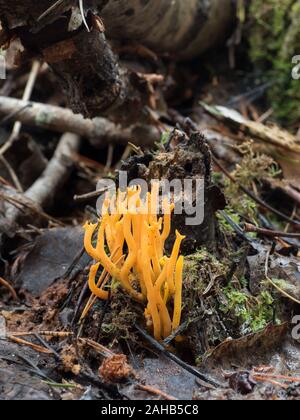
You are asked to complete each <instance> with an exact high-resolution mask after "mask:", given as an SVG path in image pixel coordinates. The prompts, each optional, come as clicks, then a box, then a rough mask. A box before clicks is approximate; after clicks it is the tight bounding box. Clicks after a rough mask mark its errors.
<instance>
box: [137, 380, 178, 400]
mask: <svg viewBox="0 0 300 420" xmlns="http://www.w3.org/2000/svg"><path fill="white" fill-rule="evenodd" d="M134 387H135V388H137V389H140V390H142V391H146V392H149V393H150V394H153V395H158V396H159V397H162V398H163V399H164V400H167V401H177V398H175V397H172V396H171V395H168V394H166V393H165V392H163V391H161V390H160V389H157V388H153V387H152V386H148V385H141V384H135V386H134Z"/></svg>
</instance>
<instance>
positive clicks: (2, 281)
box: [0, 277, 19, 301]
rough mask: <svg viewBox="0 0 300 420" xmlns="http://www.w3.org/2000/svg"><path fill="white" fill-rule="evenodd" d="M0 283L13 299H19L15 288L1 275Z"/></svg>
mask: <svg viewBox="0 0 300 420" xmlns="http://www.w3.org/2000/svg"><path fill="white" fill-rule="evenodd" d="M0 285H2V286H4V287H6V289H8V290H9V292H10V293H11V295H12V297H13V299H14V300H16V301H19V298H18V295H17V293H16V291H15V289H14V288H13V287H12V285H11V284H9V283H8V281H6V280H4V279H3V278H2V277H0Z"/></svg>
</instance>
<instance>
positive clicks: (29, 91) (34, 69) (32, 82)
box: [0, 61, 41, 156]
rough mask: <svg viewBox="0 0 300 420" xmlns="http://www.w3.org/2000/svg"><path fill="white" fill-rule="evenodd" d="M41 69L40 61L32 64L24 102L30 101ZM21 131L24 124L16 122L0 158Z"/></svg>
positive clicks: (1, 149) (1, 150)
mask: <svg viewBox="0 0 300 420" xmlns="http://www.w3.org/2000/svg"><path fill="white" fill-rule="evenodd" d="M40 68H41V64H40V63H39V62H38V61H34V62H33V64H32V68H31V72H30V75H29V78H28V81H27V84H26V87H25V90H24V94H23V97H22V100H23V101H29V99H30V98H31V95H32V92H33V88H34V85H35V82H36V79H37V77H38V74H39V71H40ZM21 129H22V123H21V122H19V121H16V122H15V125H14V127H13V130H12V133H11V135H10V137H9V138H8V139H7V141H6V142H5V143H4V145H3V146H2V147H1V148H0V156H3V155H4V154H5V153H6V152H7V151H8V150H9V149H10V148H11V146H12V145H13V143H14V142H15V140H16V139H17V138H18V137H19V135H20V132H21Z"/></svg>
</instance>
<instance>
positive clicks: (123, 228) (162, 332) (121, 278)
mask: <svg viewBox="0 0 300 420" xmlns="http://www.w3.org/2000/svg"><path fill="white" fill-rule="evenodd" d="M158 194H159V187H158V184H156V183H154V184H153V185H152V189H151V193H148V194H147V196H146V198H145V199H143V198H142V197H141V189H140V188H139V187H132V188H128V190H127V191H126V192H121V191H118V193H117V195H114V196H113V197H110V196H109V195H108V194H107V196H106V199H105V201H104V204H103V207H102V217H101V219H100V220H99V223H96V224H91V223H86V225H85V226H84V228H85V238H84V245H85V249H86V251H87V253H88V254H89V255H90V256H91V257H92V258H93V259H94V260H95V261H96V264H95V265H93V266H92V268H91V271H90V275H89V287H90V290H91V292H92V293H93V294H94V295H95V296H96V297H98V298H100V299H103V300H107V299H108V297H109V293H108V292H107V291H106V290H104V287H105V285H106V284H107V281H108V279H109V276H111V277H112V278H114V279H116V280H117V281H118V282H119V283H120V284H121V286H122V287H123V288H124V290H125V291H126V292H127V293H128V294H129V295H130V296H131V297H132V298H133V299H135V300H136V301H138V302H141V303H144V304H145V306H146V309H145V318H146V321H147V326H148V327H149V328H152V329H153V334H154V337H155V338H156V339H157V340H161V339H164V338H166V337H168V336H169V335H170V334H171V333H172V332H173V331H175V330H176V329H177V328H178V327H179V325H180V321H181V311H182V278H183V265H184V258H183V257H182V256H179V253H180V247H181V243H182V241H183V239H184V236H182V235H180V233H179V232H176V241H175V243H174V247H173V251H172V253H171V256H170V257H167V256H166V255H165V250H164V248H165V242H166V240H167V239H168V237H169V235H170V232H171V215H172V212H173V210H174V204H170V203H169V200H168V199H164V201H163V203H162V207H163V217H161V218H158V215H157V214H158V210H157V209H158V207H159V206H158ZM93 241H94V242H95V245H94V244H93ZM108 251H109V253H108ZM101 267H103V272H102V274H101V276H100V278H99V280H98V281H97V283H96V278H97V274H98V272H99V270H100V268H101ZM172 302H173V317H171V316H170V313H169V308H170V307H171V306H172Z"/></svg>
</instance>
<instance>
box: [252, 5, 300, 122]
mask: <svg viewBox="0 0 300 420" xmlns="http://www.w3.org/2000/svg"><path fill="white" fill-rule="evenodd" d="M250 22H251V26H250V32H249V33H248V34H246V38H247V39H249V41H250V58H251V61H252V62H253V64H254V65H255V68H258V69H260V71H261V74H262V78H263V79H265V81H266V82H270V83H271V86H270V88H269V91H268V95H269V99H270V101H271V105H272V107H273V109H274V115H275V116H276V117H277V119H278V120H279V121H280V122H281V123H282V124H284V125H285V126H288V127H289V128H297V124H298V123H299V119H300V106H299V104H300V82H299V80H293V78H292V68H293V64H292V58H293V56H295V55H299V54H300V26H299V22H300V0H253V1H251V5H250Z"/></svg>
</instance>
